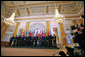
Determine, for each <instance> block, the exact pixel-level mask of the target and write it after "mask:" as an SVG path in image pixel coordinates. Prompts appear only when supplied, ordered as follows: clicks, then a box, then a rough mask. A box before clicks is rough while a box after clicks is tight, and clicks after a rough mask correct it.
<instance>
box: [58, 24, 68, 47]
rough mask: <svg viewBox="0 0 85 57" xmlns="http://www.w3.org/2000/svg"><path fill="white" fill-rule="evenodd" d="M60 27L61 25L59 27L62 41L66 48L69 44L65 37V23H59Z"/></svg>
mask: <svg viewBox="0 0 85 57" xmlns="http://www.w3.org/2000/svg"><path fill="white" fill-rule="evenodd" d="M59 25H60V26H59V27H60V35H61V39H62V44H63V45H64V46H66V45H67V43H66V37H65V31H64V27H63V23H59Z"/></svg>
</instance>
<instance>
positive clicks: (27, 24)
mask: <svg viewBox="0 0 85 57" xmlns="http://www.w3.org/2000/svg"><path fill="white" fill-rule="evenodd" d="M29 24H30V22H26V27H25V32H26V31H27V30H29Z"/></svg>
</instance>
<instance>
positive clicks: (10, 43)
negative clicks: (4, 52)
mask: <svg viewBox="0 0 85 57" xmlns="http://www.w3.org/2000/svg"><path fill="white" fill-rule="evenodd" d="M13 39H14V36H12V37H11V38H10V42H9V46H11V45H12V42H13Z"/></svg>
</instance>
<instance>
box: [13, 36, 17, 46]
mask: <svg viewBox="0 0 85 57" xmlns="http://www.w3.org/2000/svg"><path fill="white" fill-rule="evenodd" d="M16 43H17V35H16V36H15V37H14V41H13V46H16Z"/></svg>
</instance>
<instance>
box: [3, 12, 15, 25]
mask: <svg viewBox="0 0 85 57" xmlns="http://www.w3.org/2000/svg"><path fill="white" fill-rule="evenodd" d="M14 18H15V12H13V13H12V15H11V16H10V18H5V19H4V23H5V24H7V25H9V26H13V25H14V24H15V21H14Z"/></svg>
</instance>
